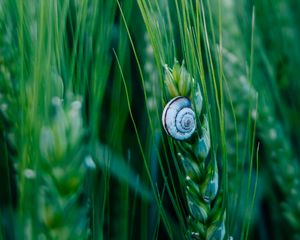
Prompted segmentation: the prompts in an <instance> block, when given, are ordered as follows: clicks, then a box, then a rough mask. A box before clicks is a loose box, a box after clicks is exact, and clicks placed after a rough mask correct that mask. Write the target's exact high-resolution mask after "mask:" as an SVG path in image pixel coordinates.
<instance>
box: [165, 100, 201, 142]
mask: <svg viewBox="0 0 300 240" xmlns="http://www.w3.org/2000/svg"><path fill="white" fill-rule="evenodd" d="M162 124H163V127H164V129H165V131H166V132H167V134H168V135H170V136H171V137H173V138H174V139H176V140H186V139H188V138H190V137H191V136H192V135H193V133H194V132H195V129H196V117H195V112H194V111H193V109H192V104H191V101H190V100H189V99H188V98H186V97H181V96H179V97H175V98H173V99H172V100H170V101H169V102H168V103H167V105H166V106H165V108H164V110H163V114H162Z"/></svg>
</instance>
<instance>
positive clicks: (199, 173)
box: [165, 63, 226, 239]
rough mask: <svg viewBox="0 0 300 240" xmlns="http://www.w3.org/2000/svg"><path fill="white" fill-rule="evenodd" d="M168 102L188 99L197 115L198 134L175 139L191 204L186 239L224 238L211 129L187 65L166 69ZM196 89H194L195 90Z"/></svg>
mask: <svg viewBox="0 0 300 240" xmlns="http://www.w3.org/2000/svg"><path fill="white" fill-rule="evenodd" d="M165 68H166V75H165V87H166V94H167V97H166V100H170V97H176V96H185V97H188V98H189V99H190V100H191V101H192V102H193V107H194V109H195V110H196V113H197V117H198V120H197V123H200V124H199V126H200V127H199V126H198V127H197V133H196V134H195V137H194V138H192V139H191V140H187V141H176V140H174V141H173V142H174V145H175V149H176V150H175V151H176V154H177V157H178V159H179V160H180V161H181V164H182V166H183V169H184V174H183V176H184V179H185V180H184V188H185V194H186V201H187V205H188V210H189V211H188V212H189V214H188V218H187V233H186V237H187V239H224V236H225V218H226V213H225V210H224V208H223V206H222V201H223V195H222V191H221V190H220V187H219V186H220V180H219V172H218V166H217V161H216V157H217V156H216V155H215V153H211V149H210V145H211V143H210V141H211V140H210V131H209V129H210V127H209V123H208V119H207V116H206V114H205V113H204V111H203V109H202V94H201V92H200V88H199V86H198V85H196V84H195V83H194V80H193V78H192V77H191V75H190V74H189V73H188V72H187V71H186V69H185V67H184V65H182V66H180V65H179V64H178V63H175V64H174V66H173V68H172V69H169V68H168V67H167V66H166V67H165ZM192 89H193V90H192Z"/></svg>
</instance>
